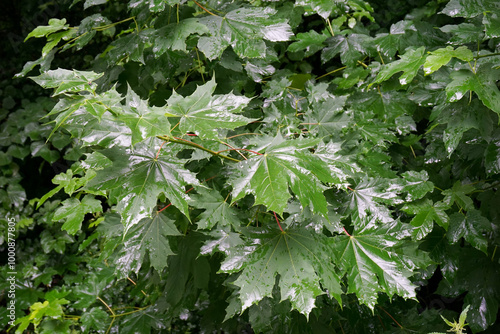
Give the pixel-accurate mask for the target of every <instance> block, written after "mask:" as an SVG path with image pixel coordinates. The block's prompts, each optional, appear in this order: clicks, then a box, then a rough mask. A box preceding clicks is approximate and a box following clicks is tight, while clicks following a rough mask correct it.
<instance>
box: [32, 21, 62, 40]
mask: <svg viewBox="0 0 500 334" xmlns="http://www.w3.org/2000/svg"><path fill="white" fill-rule="evenodd" d="M68 27H69V24H66V19H61V20H59V19H50V20H49V25H48V26H38V27H36V28H35V29H33V31H32V32H30V33H29V34H28V36H26V38H25V39H24V41H27V40H28V39H30V38H31V37H35V38H40V37H44V36H47V35H50V34H52V33H54V32H56V31H59V30H63V29H64V30H66V29H68Z"/></svg>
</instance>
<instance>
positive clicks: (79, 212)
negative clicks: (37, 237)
mask: <svg viewBox="0 0 500 334" xmlns="http://www.w3.org/2000/svg"><path fill="white" fill-rule="evenodd" d="M101 211H102V206H101V202H100V201H99V200H96V199H95V198H94V196H91V195H86V196H85V197H84V198H83V199H82V201H81V202H80V201H79V200H78V199H76V198H68V199H67V200H65V201H64V202H63V203H62V206H61V207H59V208H58V209H57V210H56V212H55V213H54V218H53V219H54V220H62V219H65V220H66V221H65V222H64V224H63V226H62V227H61V229H62V230H65V231H67V232H68V233H69V234H76V232H78V231H79V230H80V228H81V227H82V221H83V218H84V217H85V215H86V214H87V213H94V212H101Z"/></svg>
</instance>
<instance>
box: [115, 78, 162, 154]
mask: <svg viewBox="0 0 500 334" xmlns="http://www.w3.org/2000/svg"><path fill="white" fill-rule="evenodd" d="M117 118H118V119H119V120H122V121H123V122H124V123H125V124H126V125H127V126H128V127H129V128H130V130H131V132H132V145H135V144H137V143H138V142H140V141H142V140H144V139H146V138H149V137H155V136H159V135H165V134H168V133H169V132H170V123H169V121H168V118H167V117H165V111H164V110H163V108H158V107H150V106H148V103H147V101H144V100H142V99H141V98H140V97H139V95H137V94H136V93H135V92H134V91H133V90H132V88H130V86H128V92H127V95H126V100H125V105H124V106H123V108H122V110H121V111H120V113H119V114H118V117H117Z"/></svg>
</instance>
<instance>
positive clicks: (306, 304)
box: [221, 228, 342, 317]
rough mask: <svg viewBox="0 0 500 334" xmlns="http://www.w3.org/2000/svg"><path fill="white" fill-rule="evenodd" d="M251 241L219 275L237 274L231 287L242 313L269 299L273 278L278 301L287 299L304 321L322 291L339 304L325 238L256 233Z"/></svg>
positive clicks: (296, 233) (303, 232) (301, 231)
mask: <svg viewBox="0 0 500 334" xmlns="http://www.w3.org/2000/svg"><path fill="white" fill-rule="evenodd" d="M252 237H253V239H252V240H251V242H250V244H248V243H247V244H244V245H242V246H241V247H240V248H239V251H237V252H235V253H233V254H230V255H229V256H228V257H227V258H226V259H225V261H224V262H223V263H222V264H221V271H222V272H227V273H235V272H239V271H241V275H240V276H239V277H238V279H236V281H234V284H235V285H237V286H239V287H240V290H239V299H240V300H241V303H242V311H243V310H245V309H246V308H248V307H250V306H251V305H252V304H255V303H257V302H259V301H260V300H262V299H263V298H264V297H271V296H272V291H273V287H274V285H275V282H276V276H277V275H279V278H280V279H279V283H278V284H279V287H280V291H281V300H285V299H289V300H290V302H291V304H292V308H293V309H296V310H298V311H299V312H301V313H302V314H304V315H306V316H307V317H308V316H309V313H310V312H311V310H312V309H313V308H314V305H315V298H316V297H317V296H319V295H320V294H323V289H322V287H323V288H325V289H328V291H329V293H330V294H331V295H333V296H334V297H335V298H336V299H337V300H339V301H340V294H341V291H342V290H341V288H340V281H339V277H338V276H337V275H336V271H335V267H334V266H333V259H332V252H331V246H330V243H329V240H328V238H327V237H325V236H323V235H320V234H312V233H311V232H309V231H308V230H306V229H304V228H297V229H290V230H287V231H286V232H280V231H279V230H270V231H264V230H260V231H256V232H255V233H253V234H252ZM256 282H258V283H257V284H256Z"/></svg>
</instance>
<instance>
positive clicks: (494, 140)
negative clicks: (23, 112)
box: [2, 0, 500, 333]
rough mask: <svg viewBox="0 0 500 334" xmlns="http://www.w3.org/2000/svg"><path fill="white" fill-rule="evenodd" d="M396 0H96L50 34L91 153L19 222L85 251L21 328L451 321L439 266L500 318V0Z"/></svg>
mask: <svg viewBox="0 0 500 334" xmlns="http://www.w3.org/2000/svg"><path fill="white" fill-rule="evenodd" d="M395 3H398V4H399V5H401V6H403V7H404V9H405V10H404V11H402V12H404V14H397V13H396V14H395V13H392V8H387V4H385V3H384V2H382V1H376V0H373V1H362V0H351V1H316V0H305V1H295V2H293V1H280V2H267V1H253V2H232V1H218V2H216V1H189V2H188V1H179V0H166V1H157V0H133V1H129V2H127V3H126V4H117V3H114V2H107V1H96V0H86V1H85V2H84V3H83V4H82V1H79V0H75V1H73V3H72V4H71V6H73V8H74V10H78V9H77V8H80V7H82V6H83V8H84V9H85V15H84V16H85V17H84V18H83V19H82V20H81V22H80V24H77V23H75V22H72V23H68V21H67V20H66V19H64V18H61V19H56V18H53V19H51V20H49V22H48V25H45V26H39V27H37V28H35V29H34V30H33V31H32V32H31V33H29V35H28V36H27V37H26V40H27V43H29V42H30V41H31V40H32V38H46V40H47V43H46V44H45V46H44V47H43V49H42V51H41V57H40V58H39V59H38V60H35V61H31V62H28V63H26V65H25V66H24V68H23V69H22V70H21V71H20V72H19V73H18V74H17V75H16V76H17V77H19V78H21V77H25V76H29V77H30V78H31V79H32V80H33V81H34V82H35V83H36V84H38V85H40V86H41V87H43V88H45V89H49V90H51V91H52V97H53V98H54V99H55V100H54V101H55V102H53V103H52V104H53V106H51V107H50V108H49V109H50V111H49V112H45V113H43V112H41V113H42V114H43V115H42V116H44V120H46V121H48V126H47V129H46V131H45V132H44V135H43V139H44V140H46V141H47V143H51V145H53V146H55V147H58V146H57V145H58V141H57V140H60V141H61V142H62V144H61V145H60V148H61V151H62V148H64V147H70V148H71V151H68V152H69V153H68V154H66V156H65V159H66V160H67V161H70V162H71V166H70V167H69V168H68V169H67V170H66V171H64V172H63V173H60V174H58V175H56V176H55V177H54V178H53V180H52V182H53V184H54V188H53V190H51V191H49V192H48V193H47V194H45V195H43V196H40V198H37V199H34V200H32V201H31V203H30V205H31V207H33V206H34V205H35V204H36V208H37V209H38V210H39V212H38V213H33V214H32V215H33V217H34V219H35V220H32V221H31V222H30V223H29V222H25V226H21V227H22V228H25V229H29V228H31V227H32V226H33V225H34V224H38V225H41V226H46V227H47V229H46V231H47V232H46V231H44V232H43V233H42V235H41V241H40V244H41V245H40V247H41V248H42V249H43V250H44V252H45V254H49V253H50V252H53V253H59V254H64V253H65V252H67V249H70V252H71V253H72V254H73V255H71V256H68V257H65V258H64V259H65V260H64V261H67V262H68V263H69V264H68V265H67V268H66V269H62V268H59V267H60V266H56V264H51V265H52V266H53V268H51V269H52V270H50V269H47V271H46V272H45V273H44V274H43V275H38V274H37V273H33V272H30V271H29V270H28V269H26V270H25V271H23V275H24V279H27V280H29V279H32V280H33V281H34V282H35V285H37V284H36V283H38V284H39V283H44V284H48V282H52V277H53V276H55V275H59V276H60V277H61V281H62V282H61V283H60V284H58V285H57V284H56V286H54V287H52V288H51V289H47V291H40V292H39V293H38V294H37V296H36V298H35V299H30V302H29V303H27V305H25V308H26V309H29V314H28V315H25V316H20V317H19V318H18V319H17V321H16V323H15V326H13V328H15V329H13V330H15V332H16V333H22V332H23V331H24V330H26V329H27V328H32V329H34V330H35V331H37V332H40V333H47V332H50V331H56V332H58V333H70V332H71V330H77V331H81V332H83V333H88V332H99V333H105V332H106V333H109V332H120V333H135V332H140V333H156V332H176V331H177V332H181V331H183V330H184V327H183V326H185V330H188V327H189V326H196V330H199V331H204V332H209V331H227V332H242V331H244V330H250V329H249V328H248V326H247V324H250V327H251V329H252V330H253V331H254V332H266V333H276V332H283V333H295V332H307V333H322V332H325V333H326V332H328V333H331V332H346V333H347V332H351V333H355V332H364V333H383V332H385V333H395V332H401V333H403V332H408V331H411V332H418V333H428V332H431V331H445V330H446V329H447V328H446V324H451V323H450V322H448V321H447V322H446V323H443V321H442V320H441V317H439V312H438V311H437V310H435V309H433V308H431V307H425V301H424V300H422V298H421V297H419V292H420V291H421V289H422V288H423V287H424V286H426V284H427V283H428V281H430V280H431V279H433V278H434V277H436V275H441V277H442V279H441V280H440V281H439V286H438V287H437V290H436V294H439V295H441V296H445V297H449V298H456V299H457V300H458V303H459V304H460V303H462V304H463V305H464V307H463V309H465V311H464V313H462V314H463V316H461V317H460V324H461V325H460V326H461V328H462V327H463V326H464V323H465V316H466V317H467V322H468V324H469V326H470V328H471V330H472V331H473V332H474V333H476V332H481V331H486V332H488V330H489V331H491V332H492V331H495V329H498V324H496V320H497V315H498V308H499V304H498V303H499V300H500V283H499V281H498V279H497V278H498V274H499V270H500V263H499V259H500V258H499V255H500V254H499V252H497V248H498V244H499V236H498V226H499V224H498V223H499V219H500V211H499V210H500V207H499V204H500V203H499V199H498V198H499V197H498V194H497V190H498V186H499V185H500V128H499V126H498V124H499V114H500V102H499V101H500V91H499V88H498V81H499V80H500V76H499V75H498V74H499V73H500V71H499V65H500V50H499V43H498V42H499V40H500V30H499V27H500V19H499V18H498V15H497V13H498V12H500V7H499V5H498V3H497V1H494V0H481V1H479V0H471V1H469V0H467V1H465V0H450V1H442V0H435V1H415V3H414V2H411V4H410V3H407V2H404V1H395ZM80 9H81V8H80ZM385 11H389V12H390V13H386V12H385ZM72 24H76V25H74V26H73V25H72ZM86 48H90V49H91V50H92V52H95V54H92V56H91V60H90V61H88V64H87V66H86V67H85V68H64V69H63V68H55V66H51V63H52V62H53V61H54V59H57V57H64V55H65V52H66V53H68V52H74V54H75V55H78V54H80V53H81V52H83V51H84V50H85V49H86ZM51 68H52V69H51ZM37 71H39V72H40V73H37ZM12 126H13V125H12ZM61 136H64V137H63V138H65V140H62V139H60V138H61ZM33 137H34V136H33ZM37 140H38V139H37ZM40 145H43V143H41V144H40ZM70 153H71V154H70ZM40 154H44V155H42V156H43V157H44V159H46V160H47V161H49V162H50V161H51V160H50V154H49V153H48V152H47V151H45V153H40ZM2 159H3V158H2ZM55 160H57V159H55ZM55 160H53V161H55ZM12 193H13V191H12ZM8 194H10V193H8ZM11 197H12V195H11ZM10 206H11V207H17V208H19V207H21V204H16V203H14V202H12V204H11V205H10ZM44 217H45V218H44ZM34 221H36V223H35V222H34ZM30 226H31V227H30ZM55 226H56V227H57V228H55ZM49 228H50V229H49ZM48 231H55V232H54V233H53V234H51V232H48ZM44 233H45V234H44ZM75 245H76V246H75ZM29 247H36V246H31V245H30V246H29ZM24 251H26V252H28V251H29V249H28V248H27V249H26V250H22V251H21V252H24ZM61 256H62V255H61ZM32 261H33V263H40V265H45V264H47V263H48V262H49V260H48V256H47V259H44V260H43V261H42V260H39V259H34V260H32ZM65 264H67V263H65ZM478 264H480V266H478ZM47 268H49V265H47ZM436 273H439V274H436ZM23 291H24V290H23ZM26 291H28V287H27V288H26ZM467 305H468V306H467ZM466 306H467V308H466ZM461 310H462V305H461V304H460V309H459V310H458V311H459V313H460V311H461ZM454 311H457V310H454ZM447 312H448V315H450V314H451V315H452V314H453V312H452V311H450V310H444V313H445V314H446V313H447ZM455 314H456V313H455ZM446 318H451V317H448V316H446ZM193 324H195V325H193Z"/></svg>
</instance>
